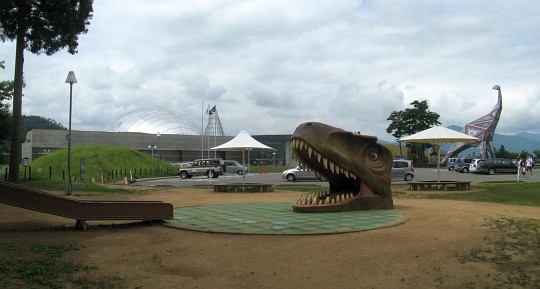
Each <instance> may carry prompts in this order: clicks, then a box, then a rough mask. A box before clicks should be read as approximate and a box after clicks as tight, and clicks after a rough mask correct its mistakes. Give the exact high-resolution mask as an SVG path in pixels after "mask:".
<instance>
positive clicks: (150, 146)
mask: <svg viewBox="0 0 540 289" xmlns="http://www.w3.org/2000/svg"><path fill="white" fill-rule="evenodd" d="M148 148H149V149H150V150H151V152H152V154H151V156H152V158H154V149H155V148H156V145H148Z"/></svg>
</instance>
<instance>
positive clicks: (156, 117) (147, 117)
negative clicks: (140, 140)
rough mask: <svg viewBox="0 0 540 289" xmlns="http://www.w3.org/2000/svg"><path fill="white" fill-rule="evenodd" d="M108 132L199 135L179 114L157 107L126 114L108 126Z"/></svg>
mask: <svg viewBox="0 0 540 289" xmlns="http://www.w3.org/2000/svg"><path fill="white" fill-rule="evenodd" d="M109 131H112V132H142V133H149V134H156V133H158V132H159V133H160V134H179V135H200V131H199V130H198V129H197V128H196V126H195V125H194V124H193V123H192V122H191V121H189V120H188V119H187V118H185V117H183V116H182V114H181V113H179V112H176V111H173V110H169V109H164V108H159V107H150V108H141V109H137V110H133V111H130V112H127V113H125V114H123V115H121V116H120V117H119V118H118V120H116V121H115V122H113V123H112V124H110V125H109Z"/></svg>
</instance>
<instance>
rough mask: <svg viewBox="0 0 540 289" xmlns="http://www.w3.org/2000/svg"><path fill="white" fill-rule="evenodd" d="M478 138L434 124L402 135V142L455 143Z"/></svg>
mask: <svg viewBox="0 0 540 289" xmlns="http://www.w3.org/2000/svg"><path fill="white" fill-rule="evenodd" d="M477 140H478V138H476V137H473V136H470V135H467V134H464V133H460V132H458V131H455V130H451V129H449V128H446V127H443V126H440V125H439V126H434V127H432V128H428V129H426V130H423V131H421V132H418V133H415V134H413V135H410V136H406V137H402V138H401V139H400V140H399V141H400V142H417V143H434V144H444V143H454V142H471V141H477Z"/></svg>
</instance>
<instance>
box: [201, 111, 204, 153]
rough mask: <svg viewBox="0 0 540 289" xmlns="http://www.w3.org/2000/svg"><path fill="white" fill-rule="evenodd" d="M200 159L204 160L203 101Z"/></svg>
mask: <svg viewBox="0 0 540 289" xmlns="http://www.w3.org/2000/svg"><path fill="white" fill-rule="evenodd" d="M201 159H204V101H202V102H201Z"/></svg>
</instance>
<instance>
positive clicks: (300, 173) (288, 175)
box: [281, 166, 326, 182]
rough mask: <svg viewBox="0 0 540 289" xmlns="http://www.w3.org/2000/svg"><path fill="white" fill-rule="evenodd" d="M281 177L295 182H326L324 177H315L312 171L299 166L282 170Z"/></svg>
mask: <svg viewBox="0 0 540 289" xmlns="http://www.w3.org/2000/svg"><path fill="white" fill-rule="evenodd" d="M281 177H283V178H284V179H286V180H287V181H289V182H295V181H296V180H321V181H323V182H326V179H325V178H324V177H317V175H315V173H314V172H311V171H309V172H308V171H307V170H305V169H303V168H302V167H300V166H298V167H296V168H293V169H288V170H285V171H283V173H282V174H281Z"/></svg>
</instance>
